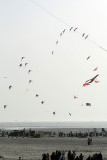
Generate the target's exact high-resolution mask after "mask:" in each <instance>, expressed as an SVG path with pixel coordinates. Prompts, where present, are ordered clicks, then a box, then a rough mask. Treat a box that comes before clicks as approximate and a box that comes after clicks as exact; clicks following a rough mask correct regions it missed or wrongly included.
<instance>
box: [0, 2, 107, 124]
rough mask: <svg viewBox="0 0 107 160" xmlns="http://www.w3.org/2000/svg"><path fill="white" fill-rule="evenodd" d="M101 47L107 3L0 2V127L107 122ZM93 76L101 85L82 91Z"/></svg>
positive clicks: (106, 33) (106, 43)
mask: <svg viewBox="0 0 107 160" xmlns="http://www.w3.org/2000/svg"><path fill="white" fill-rule="evenodd" d="M70 27H74V28H76V27H78V29H77V30H76V31H75V32H74V28H73V29H72V30H71V31H70ZM64 29H66V31H65V33H64V34H62V36H61V37H60V33H62V31H63V30H64ZM83 33H85V36H86V35H88V38H87V39H86V40H85V38H84V37H83V38H82V36H81V35H82V34H83ZM57 40H58V44H57V45H56V41H57ZM100 46H101V47H103V48H104V49H105V50H106V49H107V1H106V0H94V1H93V0H53V1H52V0H51V1H50V0H0V121H1V122H2V121H3V122H5V121H6V122H7V121H106V120H107V52H106V51H105V50H104V49H103V48H101V47H100ZM52 51H54V53H53V55H52ZM88 56H90V58H89V59H88V60H87V57H88ZM21 57H25V58H24V59H23V60H22V62H21ZM21 63H22V67H19V65H20V64H21ZM25 63H28V65H27V66H26V67H25V66H24V65H25ZM96 67H98V69H97V71H93V70H94V69H95V68H96ZM28 70H32V72H30V73H29V74H28ZM97 74H99V76H98V77H97V79H96V80H97V81H100V82H99V83H95V82H93V83H92V84H91V85H89V86H86V87H83V84H84V83H85V81H86V80H88V79H90V78H93V77H94V76H95V75H97ZM6 77H7V78H6ZM29 80H32V81H33V82H31V83H30V84H29ZM10 85H11V86H12V88H11V89H10V90H9V86H10ZM36 94H38V95H39V96H38V97H36ZM74 96H77V97H78V98H77V99H74ZM42 101H44V104H42V103H41V102H42ZM86 103H91V106H86ZM4 105H7V106H6V108H5V109H4ZM53 112H55V113H56V115H53ZM69 113H71V116H70V115H69Z"/></svg>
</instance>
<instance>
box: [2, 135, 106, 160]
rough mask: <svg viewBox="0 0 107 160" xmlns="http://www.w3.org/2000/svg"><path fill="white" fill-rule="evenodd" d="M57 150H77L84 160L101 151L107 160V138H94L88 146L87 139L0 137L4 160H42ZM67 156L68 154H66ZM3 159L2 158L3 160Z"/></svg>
mask: <svg viewBox="0 0 107 160" xmlns="http://www.w3.org/2000/svg"><path fill="white" fill-rule="evenodd" d="M56 150H61V151H62V150H64V151H68V150H71V151H73V150H75V151H76V154H77V155H79V154H80V153H81V152H82V153H83V155H84V160H85V159H86V158H87V157H88V156H89V155H93V154H94V153H99V152H100V151H101V153H102V155H103V158H104V159H105V160H107V137H93V144H92V145H89V146H88V145H87V138H76V137H43V138H27V137H25V138H22V137H21V138H11V137H10V138H7V137H0V155H2V156H3V157H4V159H11V160H12V159H18V157H20V156H21V157H23V159H29V160H30V159H35V160H41V159H42V154H43V153H47V152H48V153H49V154H51V153H52V152H53V151H56ZM66 155H67V152H66ZM1 159H2V158H1Z"/></svg>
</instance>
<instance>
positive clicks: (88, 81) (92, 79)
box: [86, 74, 99, 83]
mask: <svg viewBox="0 0 107 160" xmlns="http://www.w3.org/2000/svg"><path fill="white" fill-rule="evenodd" d="M98 76H99V74H97V75H96V76H94V77H93V78H91V79H89V80H87V81H86V82H87V83H92V82H93V81H94V80H95V79H96V78H97V77H98Z"/></svg>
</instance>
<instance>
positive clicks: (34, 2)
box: [29, 0, 107, 52]
mask: <svg viewBox="0 0 107 160" xmlns="http://www.w3.org/2000/svg"><path fill="white" fill-rule="evenodd" d="M29 1H31V2H32V3H33V4H34V5H36V6H38V7H39V8H41V9H42V10H44V11H45V12H46V13H47V14H49V15H51V16H52V17H54V18H55V19H57V20H58V21H60V22H61V23H63V24H64V25H66V26H67V27H71V26H70V25H69V24H67V23H66V22H64V21H63V20H62V19H60V18H58V17H57V16H55V15H54V14H53V13H51V12H50V11H48V10H47V9H46V8H44V7H42V6H41V5H40V4H38V3H37V2H36V1H33V0H29ZM76 32H77V33H78V34H79V35H82V34H81V33H80V32H78V31H76ZM87 40H89V41H90V42H91V43H93V44H94V45H95V46H97V47H99V48H100V49H102V50H103V51H105V52H107V49H105V48H104V47H102V46H100V45H98V44H97V43H96V42H94V41H93V40H91V39H89V38H87Z"/></svg>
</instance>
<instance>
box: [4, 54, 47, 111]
mask: <svg viewBox="0 0 107 160" xmlns="http://www.w3.org/2000/svg"><path fill="white" fill-rule="evenodd" d="M24 59H26V57H21V62H20V64H19V67H20V68H21V67H25V68H26V67H27V66H28V64H29V63H28V62H24ZM27 72H28V75H29V74H30V73H31V72H32V70H31V69H29V70H28V71H27ZM4 78H7V77H4ZM32 82H33V80H31V79H29V81H28V83H29V84H31V83H32ZM12 88H13V86H12V85H9V90H11V89H12ZM26 91H28V89H26ZM39 96H40V95H39V94H36V95H35V97H39ZM41 104H44V100H41ZM6 107H7V104H5V105H4V109H6Z"/></svg>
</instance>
